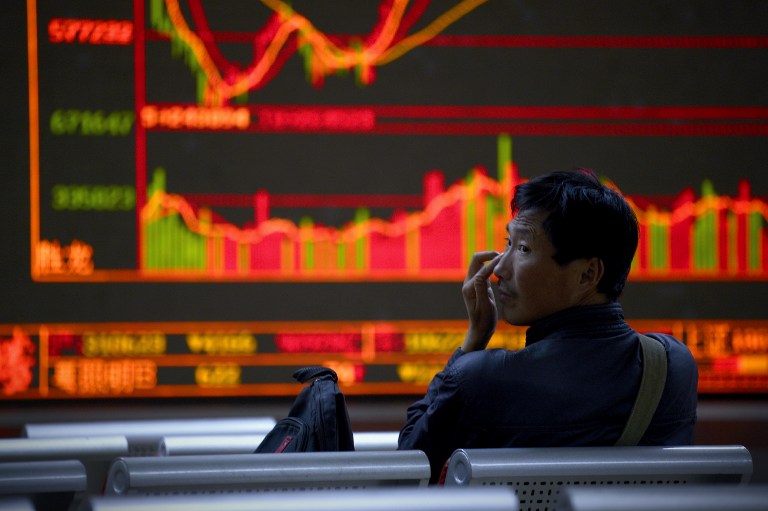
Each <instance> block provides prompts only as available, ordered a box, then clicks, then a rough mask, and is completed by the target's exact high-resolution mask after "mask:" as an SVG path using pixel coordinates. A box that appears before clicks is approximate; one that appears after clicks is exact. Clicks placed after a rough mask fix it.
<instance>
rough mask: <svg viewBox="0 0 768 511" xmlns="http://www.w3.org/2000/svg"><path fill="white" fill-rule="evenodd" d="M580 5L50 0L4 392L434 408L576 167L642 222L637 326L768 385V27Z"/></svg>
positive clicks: (41, 17)
mask: <svg viewBox="0 0 768 511" xmlns="http://www.w3.org/2000/svg"><path fill="white" fill-rule="evenodd" d="M578 4H579V5H562V3H561V2H556V1H544V0H540V1H529V2H506V1H501V0H455V1H445V0H440V1H428V0H415V1H411V2H407V1H403V0H381V1H371V2H356V1H343V2H336V1H335V2H317V1H313V2H305V1H299V0H296V1H293V2H284V1H281V0H262V1H255V0H231V1H228V2H218V1H212V0H121V1H115V2H97V1H88V0H71V1H53V0H27V2H26V5H25V9H24V11H25V12H24V16H25V21H26V26H25V27H24V28H25V29H26V30H25V31H24V33H23V34H22V33H21V32H19V34H18V35H19V37H18V41H16V40H14V41H13V45H14V46H13V51H15V52H16V53H17V54H23V56H24V63H25V66H26V71H27V82H26V84H25V85H26V90H25V91H24V96H23V98H18V101H16V103H17V104H16V105H15V106H16V107H17V108H23V109H24V111H25V114H26V115H27V116H28V121H29V125H28V131H25V132H24V133H23V134H22V135H23V138H24V141H25V142H26V143H27V144H28V145H27V149H28V161H25V162H24V165H23V168H17V169H13V172H16V173H19V174H23V175H24V176H25V177H24V180H23V181H24V188H23V190H21V191H19V193H17V194H15V195H14V199H13V200H12V201H10V202H9V201H4V202H6V203H7V204H8V205H9V207H10V208H14V211H22V212H23V216H24V221H23V222H20V223H19V224H18V225H17V226H16V230H15V232H21V234H19V235H18V238H15V239H18V240H23V242H19V243H18V247H15V248H17V250H18V251H20V252H21V253H22V254H23V257H24V258H25V261H24V264H23V265H16V266H11V267H6V268H5V270H4V271H5V272H8V273H9V274H10V273H13V275H14V276H15V277H14V279H15V282H17V283H18V285H19V286H21V287H20V289H22V291H21V294H22V295H23V296H25V297H26V298H28V299H27V300H26V301H24V307H22V306H21V305H20V304H19V306H18V307H17V308H6V310H5V312H4V313H3V315H2V317H0V353H2V362H0V389H1V390H2V394H1V398H2V399H14V400H19V399H20V400H23V399H67V398H88V397H193V396H243V395H289V394H293V393H295V392H296V391H297V386H296V384H295V383H291V381H290V374H291V373H292V371H293V369H294V368H296V367H299V366H304V365H314V364H321V365H326V366H330V367H332V368H334V369H336V371H337V372H338V373H339V376H340V380H341V383H342V387H343V389H344V391H345V392H347V393H350V394H418V393H421V392H423V391H424V390H425V388H426V384H427V383H428V382H429V380H430V379H431V377H432V376H433V375H434V374H435V372H437V371H438V370H440V368H441V367H442V365H443V364H444V363H445V361H446V360H447V358H448V357H449V355H450V353H451V352H452V351H453V350H454V349H455V348H456V347H457V346H459V345H460V344H461V340H462V339H463V335H464V328H465V322H466V320H465V319H464V312H463V304H462V302H461V295H460V282H461V281H462V280H463V278H464V275H465V273H466V268H467V265H468V262H469V260H470V258H471V256H472V254H473V253H474V252H476V251H480V250H500V249H502V248H503V246H504V241H503V238H504V230H505V226H506V224H507V222H508V221H509V219H510V216H509V215H510V212H509V203H510V199H511V194H512V192H513V189H514V186H515V185H516V184H518V183H520V182H523V181H525V180H527V179H530V178H531V177H534V176H536V175H537V174H540V173H543V172H547V171H550V170H558V169H566V168H573V167H588V168H592V169H594V171H595V172H596V173H597V174H598V175H599V176H600V177H601V178H602V179H604V180H605V181H606V182H608V183H609V184H610V185H611V186H614V187H616V188H617V189H618V190H620V191H621V192H622V193H623V194H624V195H625V197H627V199H628V200H629V201H630V203H631V205H632V206H633V208H634V209H635V211H636V213H637V216H638V220H639V222H640V244H639V248H638V252H637V255H636V258H635V261H634V263H633V267H632V272H631V274H630V283H629V285H628V288H627V291H626V293H625V295H626V296H625V301H626V314H627V319H628V321H629V323H630V324H631V325H632V326H633V327H635V328H637V329H638V330H640V331H660V332H667V333H671V334H673V335H675V336H676V337H677V338H679V339H681V340H682V341H683V342H685V343H686V344H687V345H688V346H689V348H690V349H691V351H692V352H693V354H694V356H696V358H697V361H698V362H699V367H700V392H703V393H766V392H768V320H767V319H766V317H765V314H764V312H761V311H763V310H764V307H763V308H761V306H760V305H759V303H760V302H761V300H764V299H765V298H766V297H765V292H764V290H765V282H766V281H768V231H767V230H766V229H767V226H768V223H767V221H768V178H767V177H766V176H768V173H766V165H768V149H767V148H766V144H765V137H766V135H768V123H767V122H766V120H768V93H767V92H766V90H765V88H764V83H765V81H764V79H765V78H766V72H765V69H766V66H765V63H766V60H767V58H766V52H767V51H768V35H766V34H765V27H766V26H768V24H766V21H768V12H765V9H762V8H760V7H756V6H755V5H754V4H753V3H749V2H735V3H734V4H730V3H729V4H728V5H729V6H730V7H731V8H730V9H727V11H728V14H726V15H723V14H722V10H721V9H717V8H716V7H717V4H719V5H720V7H723V5H725V3H723V2H710V3H706V4H703V3H700V2H693V1H687V2H680V3H676V4H675V5H666V4H664V3H658V4H657V5H656V4H655V5H654V6H650V7H648V6H646V7H647V8H643V9H641V8H640V6H637V5H635V4H634V3H632V2H598V1H589V2H586V3H584V4H582V3H578ZM27 200H28V202H26V201H27ZM27 212H28V214H27ZM8 292H9V293H10V291H8ZM659 297H663V298H659ZM718 300H720V301H718ZM21 301H22V300H19V302H21ZM524 342H525V331H524V329H522V328H517V327H512V326H509V325H500V326H499V330H498V332H497V334H496V336H495V337H494V340H493V341H492V343H491V346H492V347H504V348H508V349H519V348H521V347H522V346H523V345H524Z"/></svg>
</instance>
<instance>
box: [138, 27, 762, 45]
mask: <svg viewBox="0 0 768 511" xmlns="http://www.w3.org/2000/svg"><path fill="white" fill-rule="evenodd" d="M257 34H258V32H234V31H217V32H213V38H214V40H215V41H216V42H220V43H244V44H252V43H253V41H254V37H255V36H256V35H257ZM327 37H328V38H329V39H331V40H334V41H337V42H339V43H348V42H350V41H352V40H361V39H365V36H362V35H359V34H357V35H354V34H327ZM146 39H147V40H148V41H161V40H162V41H167V40H168V37H167V36H166V35H164V34H163V33H161V32H158V31H157V30H147V31H146ZM422 46H445V47H467V48H693V49H695V48H766V47H768V36H754V35H709V36H707V35H705V36H695V35H681V36H669V35H661V36H651V35H639V36H630V35H619V36H610V35H605V36H602V35H437V36H435V37H433V38H432V39H430V40H429V41H427V42H425V43H424V44H423V45H422Z"/></svg>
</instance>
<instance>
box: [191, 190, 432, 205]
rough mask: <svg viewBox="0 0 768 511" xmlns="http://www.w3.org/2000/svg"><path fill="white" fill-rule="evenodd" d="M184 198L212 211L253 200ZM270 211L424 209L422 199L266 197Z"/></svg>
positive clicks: (389, 196)
mask: <svg viewBox="0 0 768 511" xmlns="http://www.w3.org/2000/svg"><path fill="white" fill-rule="evenodd" d="M183 197H184V198H185V199H186V200H187V201H189V202H190V203H192V204H194V205H204V206H211V207H238V208H249V207H253V205H254V196H253V195H248V194H184V195H183ZM269 206H270V207H272V208H405V209H413V208H423V207H424V198H423V197H422V196H421V195H395V194H376V195H362V194H348V195H341V194H335V195H318V194H295V193H294V194H269Z"/></svg>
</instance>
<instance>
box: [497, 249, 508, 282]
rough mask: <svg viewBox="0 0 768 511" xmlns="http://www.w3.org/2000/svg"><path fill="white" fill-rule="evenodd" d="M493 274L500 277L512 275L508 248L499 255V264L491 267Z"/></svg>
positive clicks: (504, 277)
mask: <svg viewBox="0 0 768 511" xmlns="http://www.w3.org/2000/svg"><path fill="white" fill-rule="evenodd" d="M493 274H494V275H496V277H498V278H500V279H509V278H510V276H511V275H512V258H511V257H510V256H509V250H507V251H505V252H504V253H503V254H502V255H501V259H500V260H499V264H497V265H496V267H495V268H494V269H493Z"/></svg>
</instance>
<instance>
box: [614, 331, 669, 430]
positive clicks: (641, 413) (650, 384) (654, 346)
mask: <svg viewBox="0 0 768 511" xmlns="http://www.w3.org/2000/svg"><path fill="white" fill-rule="evenodd" d="M639 335H640V346H641V348H642V351H643V376H642V378H641V379H640V390H638V392H637V397H636V398H635V404H634V406H633V407H632V413H630V414H629V419H628V420H627V424H626V425H625V426H624V431H623V432H622V433H621V437H620V438H619V439H618V440H617V441H616V444H615V445H637V444H638V442H640V439H641V438H642V437H643V435H644V434H645V430H646V429H648V425H649V424H650V423H651V418H653V414H654V413H655V412H656V407H657V406H658V405H659V401H660V400H661V393H662V392H663V391H664V384H665V383H666V381H667V351H666V350H665V349H664V346H663V345H662V344H661V342H660V341H657V340H656V339H654V338H652V337H648V336H647V335H643V334H639Z"/></svg>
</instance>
